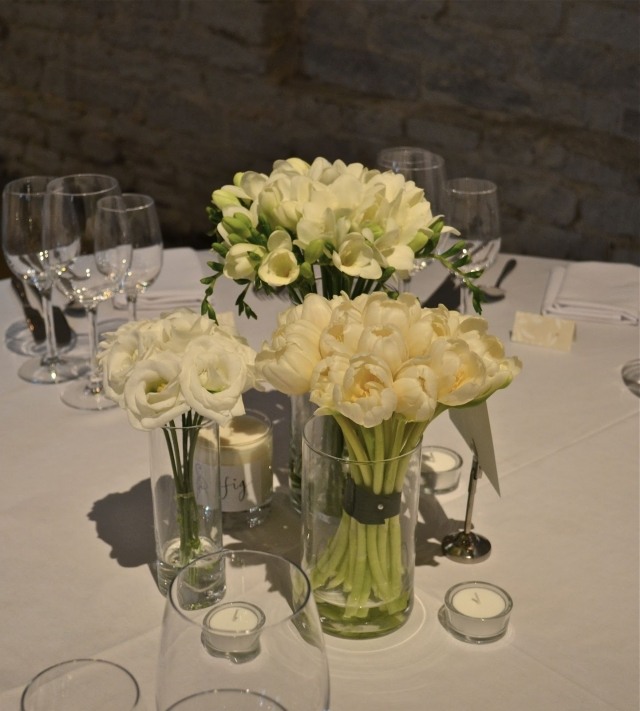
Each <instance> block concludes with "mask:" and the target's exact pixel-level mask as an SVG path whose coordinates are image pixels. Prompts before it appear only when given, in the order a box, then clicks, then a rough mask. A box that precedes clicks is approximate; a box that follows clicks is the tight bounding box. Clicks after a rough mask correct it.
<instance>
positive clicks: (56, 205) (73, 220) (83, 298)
mask: <svg viewBox="0 0 640 711" xmlns="http://www.w3.org/2000/svg"><path fill="white" fill-rule="evenodd" d="M113 196H115V197H118V198H120V199H121V193H120V186H119V184H118V181H117V180H116V179H115V178H112V177H110V176H107V175H96V174H76V175H68V176H65V177H62V178H56V179H55V180H52V181H51V182H50V183H49V184H48V186H47V194H46V197H45V203H44V205H45V207H44V245H45V248H46V249H47V250H48V254H49V262H50V264H51V265H52V266H53V267H54V268H55V270H56V272H57V274H58V284H59V286H60V288H61V289H62V291H63V292H64V293H65V295H66V296H67V297H69V298H73V299H74V301H75V302H76V303H78V304H80V305H81V306H82V307H83V308H84V309H85V311H86V314H87V316H88V321H89V347H90V353H91V356H90V372H89V375H88V377H87V378H83V379H81V380H78V381H76V382H74V383H72V384H71V385H69V386H67V387H66V388H65V390H64V391H63V392H62V401H63V402H64V403H65V404H66V405H69V406H70V407H75V408H78V409H81V410H104V409H107V408H110V407H114V406H115V403H114V402H113V401H112V400H110V399H109V398H108V397H107V396H106V395H105V394H104V392H103V387H102V374H101V372H100V368H99V365H98V360H97V352H98V332H97V312H98V305H99V304H100V303H101V302H102V301H106V300H107V299H109V298H111V297H112V296H113V295H114V294H115V293H116V292H117V290H118V285H119V284H120V283H121V281H122V277H123V275H124V273H125V271H126V269H127V268H128V265H129V262H130V261H131V242H130V241H129V233H128V230H127V224H126V220H125V218H124V211H122V212H121V213H120V214H121V219H120V220H118V221H116V222H114V221H112V220H110V219H105V213H104V211H101V210H100V209H99V204H100V200H101V199H102V198H109V197H113Z"/></svg>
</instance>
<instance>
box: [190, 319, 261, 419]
mask: <svg viewBox="0 0 640 711" xmlns="http://www.w3.org/2000/svg"><path fill="white" fill-rule="evenodd" d="M248 380H249V379H248V377H247V365H246V363H245V361H244V359H243V358H239V357H238V351H237V349H236V348H234V347H233V346H232V343H231V341H230V340H228V339H225V338H220V337H219V336H218V335H217V334H216V333H212V334H210V335H205V336H199V337H198V338H196V339H195V340H193V341H191V342H190V343H189V345H188V346H187V348H186V349H185V352H184V356H183V360H182V368H181V370H180V387H181V389H182V393H183V395H184V398H185V400H186V401H187V403H188V405H189V407H191V408H192V409H193V410H195V411H196V412H198V413H200V414H201V415H203V416H204V417H207V418H209V419H211V420H214V421H215V422H217V423H218V424H220V425H224V424H226V423H227V422H228V421H229V420H230V419H231V418H232V417H234V416H236V415H243V414H244V405H243V403H242V397H241V396H242V394H243V393H244V392H245V390H246V389H247V384H248Z"/></svg>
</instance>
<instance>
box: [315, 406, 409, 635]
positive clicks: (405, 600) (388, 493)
mask: <svg viewBox="0 0 640 711" xmlns="http://www.w3.org/2000/svg"><path fill="white" fill-rule="evenodd" d="M366 436H367V437H368V436H370V433H367V434H366ZM384 449H385V448H384V447H383V446H382V447H381V448H380V451H384ZM302 467H303V469H304V476H303V479H302V526H303V563H302V565H303V568H304V570H305V571H306V572H307V574H308V576H309V578H310V580H311V584H312V587H313V592H314V597H315V600H316V605H317V607H318V612H319V613H320V620H321V623H322V627H323V630H324V631H325V632H326V633H327V634H330V635H334V636H338V637H346V638H360V639H366V638H371V637H379V636H381V635H384V634H388V633H390V632H393V631H394V630H396V629H398V628H399V627H401V626H402V625H403V624H404V623H405V622H406V621H407V619H408V618H409V615H410V613H411V609H412V606H413V578H414V568H415V527H416V521H417V513H418V500H419V492H420V443H418V444H417V445H416V446H415V447H411V448H410V449H409V450H408V451H406V452H403V453H401V454H399V455H398V456H391V457H387V458H385V457H381V458H380V459H377V460H373V461H372V460H358V459H355V458H354V457H353V456H350V455H349V454H348V453H347V447H345V446H344V438H343V432H342V430H341V429H340V428H339V427H338V426H337V424H336V423H335V421H334V420H333V418H331V417H312V418H311V419H310V420H309V421H308V422H307V423H306V425H305V427H304V431H303V447H302Z"/></svg>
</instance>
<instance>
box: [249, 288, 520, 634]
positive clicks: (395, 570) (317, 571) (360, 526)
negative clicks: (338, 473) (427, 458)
mask: <svg viewBox="0 0 640 711" xmlns="http://www.w3.org/2000/svg"><path fill="white" fill-rule="evenodd" d="M256 367H257V369H258V371H259V372H260V373H261V374H262V375H263V376H264V378H265V379H266V380H267V381H268V382H270V383H271V384H272V385H273V386H274V387H275V388H276V389H278V390H280V391H281V392H284V393H287V394H290V395H295V394H301V393H305V392H307V393H309V397H310V399H311V401H312V402H313V403H315V404H316V405H317V406H318V410H317V413H316V414H317V415H318V416H328V417H331V418H333V420H334V421H335V422H336V423H337V425H338V426H339V429H340V432H341V434H342V437H343V447H344V449H343V450H342V452H343V454H342V457H341V459H342V471H343V473H344V478H343V480H342V481H341V482H334V485H335V486H340V487H343V488H344V491H339V492H334V495H333V496H332V495H331V493H328V494H326V496H323V495H322V494H321V493H320V492H319V491H318V489H317V488H314V481H313V477H314V476H315V474H314V472H309V471H306V470H305V472H304V478H303V497H302V508H303V541H304V546H305V551H304V567H305V568H306V569H307V572H308V573H309V575H310V578H311V581H312V584H313V587H314V591H315V595H316V600H317V602H318V606H319V609H320V612H321V617H322V618H323V624H325V629H326V630H327V631H329V632H332V633H335V634H345V635H350V636H359V635H360V636H372V635H374V634H376V633H380V632H381V631H383V632H384V631H390V630H391V629H394V628H395V627H396V626H398V625H399V624H402V622H403V621H404V619H406V616H407V615H408V611H409V610H410V604H411V599H412V579H413V565H414V563H413V559H412V558H411V559H407V556H406V555H404V556H403V546H406V547H408V550H410V551H413V541H407V540H406V539H405V540H404V541H403V540H402V538H401V533H400V529H401V517H402V514H401V512H400V511H396V512H391V513H390V514H389V515H385V517H384V518H383V520H380V521H378V522H376V523H367V522H362V520H358V519H357V518H356V517H354V516H353V515H352V514H351V513H350V511H351V509H352V506H351V504H350V505H349V506H347V505H346V503H343V505H342V510H341V511H339V512H337V513H336V514H335V516H334V518H335V527H333V528H331V530H330V533H329V534H327V532H326V531H325V533H324V534H321V533H319V532H318V530H317V529H318V527H319V526H322V525H324V524H322V523H319V522H320V521H325V522H326V521H327V520H328V518H329V517H330V516H331V514H330V513H329V512H328V511H327V510H325V511H323V512H321V513H320V514H319V515H318V516H316V515H315V513H314V509H315V508H316V507H317V506H319V505H321V504H320V503H319V502H320V501H321V500H329V499H333V500H335V499H336V498H337V499H338V500H340V499H341V497H343V496H345V499H346V495H347V493H348V494H349V496H350V497H353V495H354V492H355V494H356V496H361V498H362V499H363V501H364V500H368V501H369V502H370V505H372V506H373V507H374V508H382V507H383V501H386V500H385V498H384V497H389V496H391V497H393V495H394V494H395V495H397V496H398V497H399V496H400V492H401V491H402V490H403V485H404V480H405V475H406V467H407V463H406V462H404V463H402V461H401V460H399V459H398V458H402V457H403V456H404V455H406V454H408V453H410V452H412V450H415V449H416V448H418V447H419V445H420V443H421V440H422V436H423V432H424V430H425V428H426V427H427V425H428V424H429V423H430V422H432V421H433V420H434V419H435V418H436V417H438V415H440V414H442V413H443V412H445V411H446V410H447V409H449V408H453V407H470V406H474V405H477V404H479V403H481V402H483V401H485V400H486V399H487V398H488V397H490V396H491V395H492V394H493V393H494V392H496V391H497V390H499V389H501V388H504V387H506V386H507V385H509V383H511V381H512V379H513V378H514V377H515V375H516V374H517V373H518V372H519V371H520V368H521V365H520V362H519V361H518V359H517V358H509V357H506V356H505V353H504V348H503V345H502V343H501V342H500V341H499V340H498V339H497V338H496V337H495V336H492V335H490V334H489V333H488V332H487V322H486V320H485V319H483V318H481V317H479V316H462V315H461V314H459V313H458V312H456V311H449V310H447V309H446V308H445V307H444V306H440V307H438V308H437V309H428V308H422V307H421V305H420V303H419V301H418V299H417V298H416V297H415V296H412V295H410V294H400V295H399V296H398V297H397V299H396V300H394V299H391V298H389V297H388V295H387V294H384V293H379V292H378V293H373V294H369V295H361V296H358V297H356V298H355V299H350V298H349V297H348V296H347V295H346V294H342V295H340V296H336V297H334V298H332V299H330V300H328V299H325V298H323V297H321V296H319V295H314V294H310V295H308V296H307V297H306V298H305V299H304V301H303V303H302V304H301V305H297V306H293V307H290V308H289V309H287V310H285V311H284V312H283V313H281V314H280V316H279V323H278V327H277V328H276V330H275V332H274V334H273V335H272V338H271V341H270V342H268V343H265V344H264V345H263V347H262V350H261V351H260V352H259V353H258V355H257V357H256ZM314 420H315V421H317V418H314ZM334 454H335V452H334ZM334 459H335V457H334ZM399 461H400V463H398V462H399ZM349 480H351V481H349ZM381 497H382V498H381ZM367 505H369V504H367ZM407 506H408V507H409V508H411V507H413V510H414V515H413V521H414V525H415V507H416V506H417V496H416V497H415V498H414V500H413V503H411V502H408V503H407ZM411 517H412V516H411V515H409V518H411ZM365 520H366V517H365ZM411 536H413V528H411Z"/></svg>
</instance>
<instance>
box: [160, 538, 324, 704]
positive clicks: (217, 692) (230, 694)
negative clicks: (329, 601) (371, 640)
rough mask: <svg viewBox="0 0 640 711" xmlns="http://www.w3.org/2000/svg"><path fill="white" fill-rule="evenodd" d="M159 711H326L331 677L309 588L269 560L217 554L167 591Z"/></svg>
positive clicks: (292, 568)
mask: <svg viewBox="0 0 640 711" xmlns="http://www.w3.org/2000/svg"><path fill="white" fill-rule="evenodd" d="M157 680H158V681H157V687H156V700H157V704H158V710H159V711H169V710H170V711H204V710H205V709H212V708H215V709H220V711H225V710H231V709H234V710H235V709H242V710H243V711H267V710H270V711H326V709H328V708H329V673H328V666H327V658H326V653H325V649H324V640H323V636H322V629H321V627H320V619H319V617H318V611H317V608H316V606H315V602H314V599H313V594H312V592H311V584H310V583H309V579H308V578H307V576H306V575H305V573H304V572H303V571H302V570H301V569H300V568H299V567H298V566H297V565H295V564H293V563H291V562H290V561H288V560H286V559H285V558H281V557H280V556H277V555H272V554H270V553H263V552H258V551H249V550H221V551H219V552H217V553H211V554H208V555H205V556H202V557H201V558H198V559H196V560H195V561H193V562H192V563H190V564H189V565H187V566H186V567H185V568H183V569H182V570H181V571H180V572H179V573H178V575H177V576H176V578H175V579H174V580H173V582H172V583H171V587H170V588H169V592H168V595H167V603H166V607H165V614H164V619H163V623H162V636H161V641H160V653H159V658H158V671H157Z"/></svg>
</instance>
